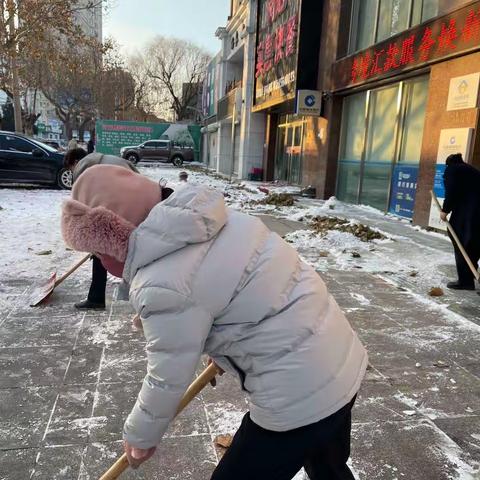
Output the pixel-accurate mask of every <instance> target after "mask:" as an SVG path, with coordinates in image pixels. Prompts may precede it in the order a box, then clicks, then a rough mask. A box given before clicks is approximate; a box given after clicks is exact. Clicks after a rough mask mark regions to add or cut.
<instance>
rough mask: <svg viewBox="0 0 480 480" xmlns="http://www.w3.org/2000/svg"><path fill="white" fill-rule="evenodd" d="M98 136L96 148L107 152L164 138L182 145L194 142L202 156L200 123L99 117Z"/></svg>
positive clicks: (117, 152) (197, 157)
mask: <svg viewBox="0 0 480 480" xmlns="http://www.w3.org/2000/svg"><path fill="white" fill-rule="evenodd" d="M96 138H97V142H96V150H97V152H100V153H104V154H108V155H120V149H121V148H122V147H128V146H136V145H140V144H141V143H143V142H146V141H147V140H152V139H160V138H162V139H165V140H171V141H173V142H174V143H176V144H179V145H182V146H187V145H190V146H192V147H193V148H194V150H195V160H198V159H199V158H200V142H201V133H200V126H198V125H184V124H175V123H144V122H123V121H117V120H98V121H97V124H96Z"/></svg>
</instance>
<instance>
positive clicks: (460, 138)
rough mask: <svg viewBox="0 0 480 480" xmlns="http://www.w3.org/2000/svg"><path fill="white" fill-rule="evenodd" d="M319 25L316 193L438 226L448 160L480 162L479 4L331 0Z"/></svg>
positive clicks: (428, 0) (431, 0)
mask: <svg viewBox="0 0 480 480" xmlns="http://www.w3.org/2000/svg"><path fill="white" fill-rule="evenodd" d="M360 4H361V8H360ZM324 28H325V29H326V30H328V31H330V32H332V31H333V32H336V35H333V36H332V38H331V39H326V38H325V37H323V38H322V46H321V54H320V63H321V65H323V71H321V72H320V75H319V88H320V89H322V90H323V91H324V92H325V93H326V94H327V97H328V101H327V102H326V105H325V109H324V116H325V121H326V122H327V141H326V145H325V148H324V149H322V151H321V152H320V156H319V161H320V163H321V164H322V165H324V168H322V169H320V170H319V172H318V178H317V185H318V186H319V189H318V192H319V194H320V196H323V197H328V196H329V195H333V194H335V195H336V196H337V197H338V198H339V199H340V200H344V201H346V202H350V203H361V204H366V205H369V206H372V207H375V208H377V209H379V210H381V211H384V212H389V213H392V214H395V215H398V216H401V217H405V218H408V219H412V220H413V221H414V222H415V223H418V224H420V225H423V226H432V227H436V228H440V227H441V226H442V224H441V223H440V222H439V219H438V213H437V212H436V209H435V208H434V207H433V206H432V199H431V194H430V191H431V190H432V189H434V190H435V191H436V193H437V195H438V196H439V197H440V198H441V197H442V195H443V185H442V184H443V182H442V175H443V171H444V168H445V159H446V157H447V156H448V154H450V153H457V152H461V153H463V154H464V156H465V159H466V161H469V162H471V163H473V164H476V165H478V164H479V163H480V162H479V160H480V159H479V153H480V151H479V142H478V140H477V137H478V135H477V134H476V132H477V129H478V101H477V100H478V90H479V79H480V2H478V1H477V2H471V1H462V0H458V1H454V0H451V1H448V2H447V1H443V0H389V1H379V0H371V1H370V0H368V1H365V2H364V1H361V2H360V1H357V0H347V1H330V2H325V3H324Z"/></svg>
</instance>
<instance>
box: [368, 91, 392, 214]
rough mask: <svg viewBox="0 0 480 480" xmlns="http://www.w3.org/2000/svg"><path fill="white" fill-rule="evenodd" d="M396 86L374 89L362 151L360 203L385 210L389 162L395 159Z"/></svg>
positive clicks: (389, 174) (390, 163) (390, 164)
mask: <svg viewBox="0 0 480 480" xmlns="http://www.w3.org/2000/svg"><path fill="white" fill-rule="evenodd" d="M398 89H399V86H398V85H395V86H394V87H389V88H383V89H381V90H374V91H372V92H371V96H370V106H369V123H368V135H367V141H366V148H365V167H364V172H363V183H362V193H361V197H360V202H361V203H365V204H367V205H371V206H372V207H375V208H378V209H380V210H385V209H386V207H387V202H388V193H389V186H390V176H391V170H392V163H393V161H394V158H395V126H396V123H397V110H398Z"/></svg>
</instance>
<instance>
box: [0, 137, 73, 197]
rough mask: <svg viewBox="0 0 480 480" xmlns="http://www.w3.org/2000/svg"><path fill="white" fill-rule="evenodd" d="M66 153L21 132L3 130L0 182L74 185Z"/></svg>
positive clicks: (0, 138)
mask: <svg viewBox="0 0 480 480" xmlns="http://www.w3.org/2000/svg"><path fill="white" fill-rule="evenodd" d="M63 157H64V156H63V154H62V153H59V152H57V150H56V149H55V148H53V147H51V146H50V145H46V144H45V143H43V142H40V141H38V140H35V139H33V138H30V137H27V136H26V135H22V134H19V133H12V132H4V131H0V183H35V184H37V183H38V184H44V185H54V186H57V187H59V188H64V189H70V188H72V172H71V171H70V170H68V169H66V168H64V166H63Z"/></svg>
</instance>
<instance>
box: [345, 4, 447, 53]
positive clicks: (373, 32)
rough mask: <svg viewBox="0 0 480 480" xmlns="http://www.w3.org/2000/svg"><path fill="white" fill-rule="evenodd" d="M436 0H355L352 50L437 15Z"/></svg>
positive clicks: (359, 48)
mask: <svg viewBox="0 0 480 480" xmlns="http://www.w3.org/2000/svg"><path fill="white" fill-rule="evenodd" d="M438 6H439V0H355V4H354V8H353V15H352V22H353V26H352V33H353V36H352V40H353V41H352V42H351V45H350V50H351V51H357V50H363V49H365V48H367V47H369V46H371V45H373V44H374V43H376V42H381V41H383V40H386V39H388V38H390V37H391V36H393V35H396V34H397V33H400V32H403V31H405V30H408V29H409V28H410V27H413V26H415V25H418V24H420V23H422V22H425V21H426V20H429V19H430V18H433V17H435V16H437V15H438V14H439V11H438V10H439V7H438Z"/></svg>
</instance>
